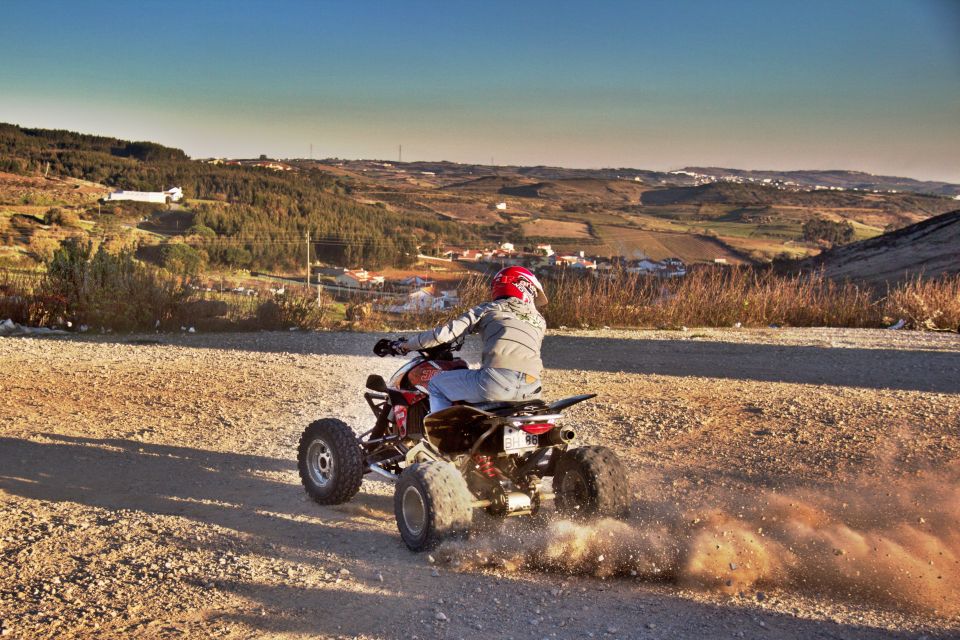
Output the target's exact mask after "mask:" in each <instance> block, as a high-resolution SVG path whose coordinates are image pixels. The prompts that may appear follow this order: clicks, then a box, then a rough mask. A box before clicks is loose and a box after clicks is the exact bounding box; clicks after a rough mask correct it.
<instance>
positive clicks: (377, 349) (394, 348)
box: [373, 338, 407, 358]
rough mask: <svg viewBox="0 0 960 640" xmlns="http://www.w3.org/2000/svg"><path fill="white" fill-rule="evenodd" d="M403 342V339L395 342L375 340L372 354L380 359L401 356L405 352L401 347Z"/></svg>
mask: <svg viewBox="0 0 960 640" xmlns="http://www.w3.org/2000/svg"><path fill="white" fill-rule="evenodd" d="M405 342H406V340H404V339H403V338H399V339H397V340H390V339H389V338H382V339H380V340H377V344H375V345H373V352H374V353H375V354H376V355H378V356H380V357H381V358H383V357H385V356H402V355H404V354H405V353H406V352H407V351H406V349H404V348H403V346H402V345H403V343H405Z"/></svg>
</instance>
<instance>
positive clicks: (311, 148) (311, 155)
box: [310, 142, 313, 160]
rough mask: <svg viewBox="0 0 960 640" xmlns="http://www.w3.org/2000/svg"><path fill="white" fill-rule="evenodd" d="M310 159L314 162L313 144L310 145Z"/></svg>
mask: <svg viewBox="0 0 960 640" xmlns="http://www.w3.org/2000/svg"><path fill="white" fill-rule="evenodd" d="M310 159H311V160H313V143H312V142H311V143H310Z"/></svg>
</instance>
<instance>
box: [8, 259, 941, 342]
mask: <svg viewBox="0 0 960 640" xmlns="http://www.w3.org/2000/svg"><path fill="white" fill-rule="evenodd" d="M111 265H112V263H111ZM128 275H129V274H128ZM147 277H148V276H147V275H145V274H144V273H143V272H139V273H138V275H137V277H136V278H134V280H135V281H136V283H135V284H136V286H137V287H139V288H140V289H142V290H145V291H152V292H154V293H155V294H157V295H156V296H152V298H157V297H158V296H159V298H160V299H159V300H150V301H149V304H147V302H148V301H146V300H141V301H140V308H143V307H149V308H150V309H153V310H154V311H155V312H156V313H153V315H151V316H150V319H149V325H150V327H149V328H152V327H153V324H154V319H152V318H154V316H157V319H161V320H162V323H163V324H164V325H165V326H166V325H168V324H169V322H170V321H173V320H176V319H177V317H178V312H177V309H178V307H180V306H183V305H187V304H189V303H191V302H193V301H195V300H197V299H198V298H203V297H204V295H203V294H202V293H195V294H192V295H182V294H175V291H179V289H176V288H175V287H174V283H173V281H171V280H169V279H168V278H166V276H163V274H161V273H155V274H153V275H152V276H150V277H155V278H158V280H157V282H155V283H154V284H152V285H150V286H149V287H148V286H146V285H145V283H144V281H143V280H142V278H147ZM545 286H546V288H547V292H548V294H549V296H550V303H549V304H548V305H547V306H546V307H545V308H544V309H542V311H543V313H544V316H545V317H546V318H547V322H548V324H549V326H551V327H561V326H566V327H571V328H590V327H593V328H599V327H660V328H679V327H682V326H687V327H729V326H734V325H736V324H737V323H739V324H740V325H741V326H744V327H766V326H771V325H775V326H794V327H863V328H878V327H886V326H890V325H891V324H894V323H896V322H897V321H899V320H901V319H902V320H904V321H905V325H904V326H905V328H909V329H920V330H941V331H943V330H946V331H958V329H960V276H956V275H955V276H949V277H940V278H936V279H922V278H916V279H914V280H911V281H908V282H906V283H899V284H895V285H891V286H890V287H889V288H888V289H887V290H885V291H881V290H876V289H872V288H869V287H866V286H862V285H858V284H855V283H852V282H837V281H833V280H830V279H828V278H825V277H823V275H822V274H820V273H812V274H803V275H797V276H779V275H776V274H774V273H773V272H772V271H769V270H756V269H751V268H714V267H704V268H699V269H694V270H693V271H691V272H690V273H689V274H688V275H687V276H686V277H683V278H673V279H662V278H656V277H651V276H644V275H639V274H628V273H622V272H620V273H614V274H612V276H611V277H608V278H607V277H590V276H579V275H575V274H571V273H563V274H561V275H560V276H559V277H556V278H553V279H548V280H546V281H545ZM117 291H119V289H118V288H117V287H115V286H111V287H106V288H101V289H100V290H98V291H96V292H95V294H89V295H95V300H96V304H92V303H91V301H90V299H89V298H87V299H86V301H84V302H82V303H81V302H74V303H73V304H71V302H70V300H71V297H70V295H66V294H65V293H64V292H63V291H61V290H60V289H57V288H52V287H51V286H50V284H49V276H42V275H40V274H36V273H24V272H15V271H2V270H0V320H2V319H5V318H12V319H13V320H14V321H16V322H20V323H28V324H33V325H46V326H53V325H55V324H57V323H58V322H60V321H62V319H63V318H67V317H72V318H74V321H75V322H77V321H80V322H86V323H88V324H91V323H90V322H89V320H92V319H93V318H81V317H80V316H79V315H78V314H79V313H80V312H82V311H86V313H90V311H91V306H92V308H93V310H95V311H96V313H95V316H96V322H97V324H96V325H95V326H98V327H99V326H101V325H102V326H104V327H108V328H112V329H133V328H148V327H147V326H146V324H144V323H145V322H147V319H141V318H140V316H139V315H138V316H137V320H136V321H133V320H132V319H131V314H130V313H127V311H131V309H130V302H129V301H124V300H122V299H117V298H118V296H117ZM128 295H129V294H128ZM460 295H461V302H460V305H459V306H458V308H456V309H448V310H425V311H422V312H420V313H415V314H408V315H403V316H397V315H391V314H387V313H384V312H379V311H375V310H374V308H373V306H372V305H370V304H369V303H364V304H361V305H352V306H351V307H350V308H348V313H347V321H346V322H345V323H344V322H341V321H339V320H336V319H335V318H334V316H333V314H332V313H331V311H330V304H329V300H325V301H324V303H323V304H318V303H317V299H316V298H315V297H313V296H312V295H311V296H307V297H303V298H300V297H298V296H297V295H296V294H293V295H290V296H287V297H285V298H283V299H276V300H273V299H270V300H265V299H264V298H262V297H251V298H247V297H243V296H231V297H218V299H220V300H223V301H224V302H226V303H227V305H228V306H229V310H228V312H227V314H226V316H221V318H222V321H218V322H216V323H214V324H212V325H211V326H210V327H207V328H209V329H214V328H216V329H221V330H231V329H232V330H251V329H270V328H287V327H291V326H296V327H300V328H304V329H322V328H347V329H356V330H389V329H413V328H424V327H429V326H434V325H437V324H440V323H442V322H444V321H445V320H447V319H449V318H450V317H452V316H454V315H456V314H458V313H461V312H463V311H464V310H466V309H467V308H469V307H472V306H474V305H476V304H479V303H480V302H482V301H484V300H486V299H487V297H488V295H489V284H488V281H487V279H486V278H483V277H481V276H475V277H472V278H470V279H468V280H466V281H464V282H463V283H462V284H461V286H460ZM121 297H122V296H121ZM270 305H272V307H271V306H270ZM354 307H356V308H354ZM124 310H126V311H124ZM114 312H116V313H115V315H111V314H114ZM141 315H142V314H141ZM161 316H162V317H161ZM144 318H146V316H144ZM140 320H142V321H140Z"/></svg>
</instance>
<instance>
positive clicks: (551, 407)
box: [547, 393, 597, 411]
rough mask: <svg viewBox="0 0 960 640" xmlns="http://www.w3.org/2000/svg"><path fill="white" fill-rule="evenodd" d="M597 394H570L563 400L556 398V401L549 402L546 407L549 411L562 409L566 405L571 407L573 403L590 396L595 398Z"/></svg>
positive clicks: (587, 398)
mask: <svg viewBox="0 0 960 640" xmlns="http://www.w3.org/2000/svg"><path fill="white" fill-rule="evenodd" d="M596 397H597V394H595V393H585V394H583V395H582V396H570V397H569V398H564V399H563V400H557V401H556V402H551V403H550V404H548V405H547V409H549V410H550V411H562V410H563V409H566V408H567V407H572V406H573V405H575V404H578V403H580V402H583V401H584V400H590V399H591V398H596Z"/></svg>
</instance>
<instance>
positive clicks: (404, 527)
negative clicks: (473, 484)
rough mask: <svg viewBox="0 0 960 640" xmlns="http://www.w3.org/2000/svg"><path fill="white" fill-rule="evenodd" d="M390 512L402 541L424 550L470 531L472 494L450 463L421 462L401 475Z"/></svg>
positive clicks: (416, 548)
mask: <svg viewBox="0 0 960 640" xmlns="http://www.w3.org/2000/svg"><path fill="white" fill-rule="evenodd" d="M393 511H394V514H395V515H396V518H397V529H399V530H400V537H401V538H403V542H404V543H405V544H406V545H407V547H409V549H410V550H411V551H425V550H427V549H432V548H433V547H436V546H437V545H438V544H440V543H441V542H443V541H444V540H448V539H450V538H456V537H463V536H466V535H467V534H468V533H469V531H470V524H471V521H472V519H473V495H471V493H470V490H469V489H468V488H467V482H466V480H464V479H463V476H462V475H460V472H459V471H458V470H457V468H456V467H454V466H453V465H452V464H449V463H447V462H420V463H418V464H415V465H413V466H410V467H408V468H406V469H404V471H403V473H401V474H400V479H399V480H398V481H397V486H396V490H395V492H394V494H393Z"/></svg>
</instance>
